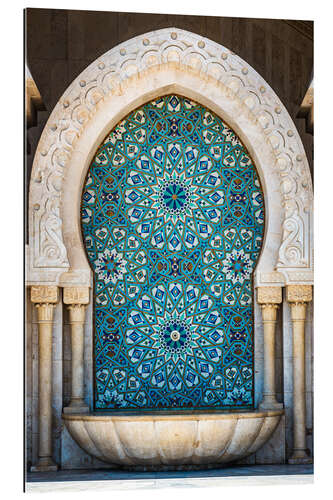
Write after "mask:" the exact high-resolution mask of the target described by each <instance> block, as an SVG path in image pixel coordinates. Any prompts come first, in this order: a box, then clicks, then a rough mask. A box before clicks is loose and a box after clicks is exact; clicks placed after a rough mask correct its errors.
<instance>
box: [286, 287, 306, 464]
mask: <svg viewBox="0 0 333 500" xmlns="http://www.w3.org/2000/svg"><path fill="white" fill-rule="evenodd" d="M311 300H312V286H311V285H288V286H287V301H288V302H289V304H290V311H291V321H292V325H293V426H294V449H293V453H292V455H291V457H290V458H289V459H288V463H290V464H305V463H311V462H312V459H311V457H309V456H308V454H307V451H306V407H305V338H304V337H305V319H306V308H307V303H308V302H310V301H311Z"/></svg>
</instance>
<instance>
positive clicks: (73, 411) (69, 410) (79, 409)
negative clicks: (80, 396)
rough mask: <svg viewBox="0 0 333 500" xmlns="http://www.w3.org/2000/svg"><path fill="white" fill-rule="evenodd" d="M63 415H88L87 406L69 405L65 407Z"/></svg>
mask: <svg viewBox="0 0 333 500" xmlns="http://www.w3.org/2000/svg"><path fill="white" fill-rule="evenodd" d="M62 411H63V413H66V414H70V415H81V414H85V413H89V406H87V405H86V404H84V403H83V404H70V405H69V406H66V407H65V408H64V409H63V410H62Z"/></svg>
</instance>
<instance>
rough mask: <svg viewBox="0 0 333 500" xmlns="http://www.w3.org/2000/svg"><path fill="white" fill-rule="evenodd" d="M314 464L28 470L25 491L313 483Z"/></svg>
mask: <svg viewBox="0 0 333 500" xmlns="http://www.w3.org/2000/svg"><path fill="white" fill-rule="evenodd" d="M312 482H313V465H252V466H245V465H243V466H229V467H224V468H223V469H210V470H200V471H168V472H128V471H124V470H92V471H87V470H71V471H69V470H60V471H58V472H43V473H42V472H39V473H37V472H34V473H33V472H28V474H27V483H26V491H27V492H36V493H37V492H40V493H42V492H47V491H51V490H52V491H58V492H67V491H88V490H93V491H102V490H133V489H147V488H148V489H152V488H170V487H181V488H184V487H188V488H193V487H194V488H202V487H219V486H242V485H246V486H251V485H253V486H258V485H280V484H311V483H312Z"/></svg>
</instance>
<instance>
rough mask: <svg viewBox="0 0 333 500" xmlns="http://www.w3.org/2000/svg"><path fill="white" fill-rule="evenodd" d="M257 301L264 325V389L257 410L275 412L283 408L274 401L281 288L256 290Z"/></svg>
mask: <svg viewBox="0 0 333 500" xmlns="http://www.w3.org/2000/svg"><path fill="white" fill-rule="evenodd" d="M257 301H258V304H260V306H261V313H262V321H263V325H264V389H263V399H262V401H261V403H260V404H259V408H260V409H261V410H276V409H281V408H283V404H282V403H278V401H277V400H276V390H275V327H276V313H277V309H278V307H279V304H281V302H282V288H281V287H277V286H276V287H259V288H257Z"/></svg>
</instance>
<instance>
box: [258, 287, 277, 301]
mask: <svg viewBox="0 0 333 500" xmlns="http://www.w3.org/2000/svg"><path fill="white" fill-rule="evenodd" d="M257 302H258V304H260V305H262V304H281V302H282V287H280V286H260V287H259V288H257Z"/></svg>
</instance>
